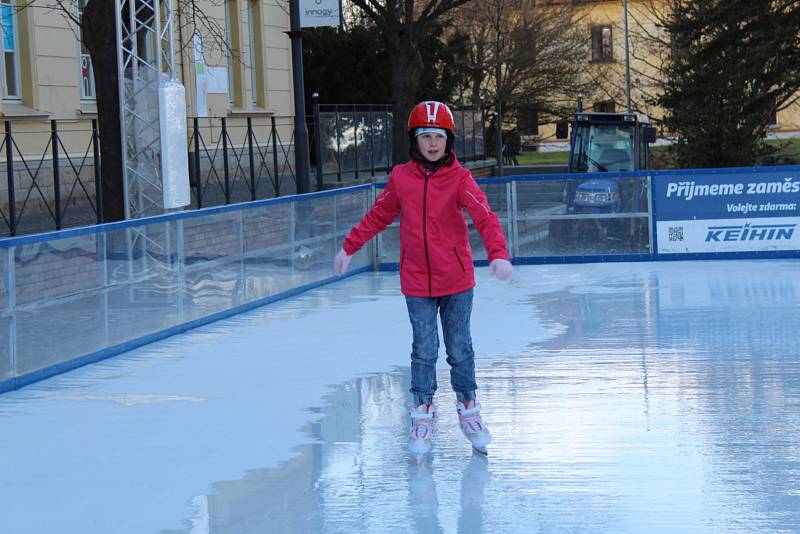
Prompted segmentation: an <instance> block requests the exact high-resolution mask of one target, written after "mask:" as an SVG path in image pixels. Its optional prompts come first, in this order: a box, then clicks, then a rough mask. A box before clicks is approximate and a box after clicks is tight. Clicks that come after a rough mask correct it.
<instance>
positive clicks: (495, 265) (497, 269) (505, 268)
mask: <svg viewBox="0 0 800 534" xmlns="http://www.w3.org/2000/svg"><path fill="white" fill-rule="evenodd" d="M489 268H490V269H491V270H492V274H493V275H495V276H496V277H497V279H498V280H508V279H509V278H511V271H513V268H512V267H511V262H510V261H508V260H502V259H500V258H498V259H496V260H492V261H491V262H489Z"/></svg>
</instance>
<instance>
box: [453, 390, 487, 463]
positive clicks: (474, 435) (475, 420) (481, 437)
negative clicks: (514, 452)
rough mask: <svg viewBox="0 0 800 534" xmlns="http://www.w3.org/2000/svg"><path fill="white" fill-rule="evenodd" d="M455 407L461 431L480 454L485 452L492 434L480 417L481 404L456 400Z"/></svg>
mask: <svg viewBox="0 0 800 534" xmlns="http://www.w3.org/2000/svg"><path fill="white" fill-rule="evenodd" d="M456 407H457V409H458V423H459V424H460V425H461V431H462V432H463V433H464V435H465V436H466V437H467V439H468V440H469V442H470V443H471V444H472V448H473V449H475V450H476V451H478V452H479V453H481V454H487V453H488V451H487V450H486V446H487V445H489V443H491V441H492V435H491V434H490V433H489V429H488V428H486V425H484V424H483V420H482V419H481V405H480V404H478V403H477V402H475V401H474V400H471V401H469V402H468V403H466V404H464V403H463V402H457V403H456Z"/></svg>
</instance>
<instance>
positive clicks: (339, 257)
mask: <svg viewBox="0 0 800 534" xmlns="http://www.w3.org/2000/svg"><path fill="white" fill-rule="evenodd" d="M352 258H353V256H348V255H347V252H345V251H344V249H343V248H342V249H340V250H339V253H338V254H336V258H334V260H333V270H334V271H335V272H336V274H338V275H339V276H342V275H343V274H344V273H345V272H347V267H348V266H349V265H350V260H351V259H352Z"/></svg>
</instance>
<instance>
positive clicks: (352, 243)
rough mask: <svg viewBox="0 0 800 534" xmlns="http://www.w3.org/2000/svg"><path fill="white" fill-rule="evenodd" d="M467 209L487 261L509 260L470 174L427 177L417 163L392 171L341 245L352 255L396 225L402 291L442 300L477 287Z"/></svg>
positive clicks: (448, 169)
mask: <svg viewBox="0 0 800 534" xmlns="http://www.w3.org/2000/svg"><path fill="white" fill-rule="evenodd" d="M463 208H467V211H469V214H470V216H471V217H472V220H473V222H474V223H475V226H476V227H477V228H478V230H479V231H480V234H481V237H482V238H483V244H484V246H485V247H486V251H487V253H488V256H489V261H491V260H494V259H497V258H502V259H505V260H507V259H508V251H507V250H506V240H505V237H503V230H502V228H501V227H500V222H499V221H498V220H497V216H496V215H495V214H494V212H493V211H492V209H491V208H490V207H489V203H488V202H487V200H486V195H484V194H483V191H481V190H480V189H479V188H478V184H476V183H475V180H474V179H473V178H472V174H471V173H470V172H469V170H467V169H465V168H464V167H462V166H461V165H460V164H459V163H458V161H456V160H455V158H453V164H452V165H449V166H443V167H440V168H438V169H437V170H435V171H433V172H430V171H427V170H426V169H425V168H424V166H423V165H422V164H420V163H417V162H415V161H413V160H412V161H409V162H407V163H404V164H402V165H398V166H396V167H395V168H394V170H392V175H391V176H390V177H389V182H388V183H387V184H386V188H385V189H384V190H383V192H382V193H381V194H380V195H379V196H378V198H377V199H375V204H373V206H372V208H371V209H370V210H369V212H368V213H367V214H366V215H365V216H364V218H363V219H362V220H361V222H360V223H358V224H357V225H356V226H355V227H353V229H352V230H350V233H349V234H348V235H347V238H346V239H345V242H344V247H343V248H344V251H345V252H346V253H347V254H349V255H353V254H355V253H356V252H357V251H358V250H359V249H360V248H361V247H363V246H364V244H365V243H366V242H367V241H369V240H370V239H372V238H373V237H374V236H375V234H377V233H379V232H381V231H383V230H384V229H385V228H386V227H387V226H389V225H390V224H391V223H392V221H394V219H395V218H396V217H397V215H398V214H400V213H402V217H401V219H400V288H401V291H402V292H403V294H404V295H408V296H412V297H440V296H444V295H453V294H455V293H460V292H462V291H466V290H468V289H471V288H472V287H474V286H475V273H474V270H473V267H472V250H471V249H470V246H469V235H468V227H467V221H466V220H465V219H464V214H463V212H462V209H463Z"/></svg>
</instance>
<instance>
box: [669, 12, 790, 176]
mask: <svg viewBox="0 0 800 534" xmlns="http://www.w3.org/2000/svg"><path fill="white" fill-rule="evenodd" d="M674 4H675V5H674V7H673V10H672V12H671V13H670V14H669V16H668V17H667V18H666V20H665V29H666V30H667V31H668V32H669V34H670V36H671V39H672V59H671V61H670V62H669V64H668V65H667V67H666V71H665V75H666V77H665V81H664V82H663V91H662V94H661V95H660V96H658V98H657V103H658V104H659V105H660V106H661V107H662V108H664V110H665V116H664V125H665V126H666V128H667V130H668V131H669V132H671V133H673V134H675V135H677V137H678V142H677V143H676V144H675V145H674V146H673V147H672V150H674V152H675V156H676V158H677V161H678V164H679V165H680V166H682V167H730V166H747V165H753V164H755V163H757V162H758V159H759V157H761V156H763V155H765V154H768V153H769V152H770V148H769V147H768V146H767V145H766V143H765V142H764V141H765V138H766V133H767V128H768V126H769V125H770V123H771V122H772V119H771V117H772V116H773V114H774V113H775V111H776V110H778V109H782V108H783V107H785V106H786V105H788V104H789V103H791V102H792V101H793V99H794V98H795V94H796V93H797V91H798V89H800V2H797V1H790V0H786V1H783V0H724V1H723V0H707V1H703V2H692V1H682V2H675V3H674Z"/></svg>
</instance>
